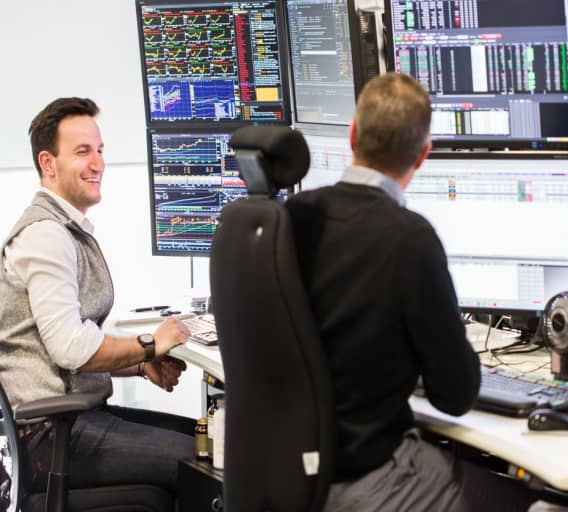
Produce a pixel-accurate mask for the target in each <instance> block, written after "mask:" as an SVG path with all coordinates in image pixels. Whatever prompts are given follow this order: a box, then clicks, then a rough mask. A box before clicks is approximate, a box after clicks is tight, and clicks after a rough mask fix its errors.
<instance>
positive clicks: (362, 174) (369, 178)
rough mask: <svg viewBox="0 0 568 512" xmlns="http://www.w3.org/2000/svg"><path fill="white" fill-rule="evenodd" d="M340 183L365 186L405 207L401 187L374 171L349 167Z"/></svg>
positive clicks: (366, 168) (357, 166)
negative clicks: (382, 193)
mask: <svg viewBox="0 0 568 512" xmlns="http://www.w3.org/2000/svg"><path fill="white" fill-rule="evenodd" d="M341 181H343V182H344V183H352V184H353V185H367V186H368V187H377V188H380V189H381V190H383V191H384V192H385V193H386V194H387V196H389V197H390V198H391V199H392V200H393V201H395V202H396V204H398V205H399V206H406V199H405V198H404V191H403V190H402V187H401V186H400V185H399V184H398V183H397V182H396V181H394V180H393V179H392V178H390V177H389V176H387V175H386V174H383V173H382V172H380V171H377V170H375V169H370V168H369V167H362V166H360V165H350V166H349V167H347V168H346V169H345V171H343V176H341Z"/></svg>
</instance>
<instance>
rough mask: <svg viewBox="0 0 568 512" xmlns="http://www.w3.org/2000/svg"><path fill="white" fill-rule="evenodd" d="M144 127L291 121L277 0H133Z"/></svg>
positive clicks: (283, 29)
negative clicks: (141, 81) (138, 40)
mask: <svg viewBox="0 0 568 512" xmlns="http://www.w3.org/2000/svg"><path fill="white" fill-rule="evenodd" d="M137 13H138V26H139V38H140V46H141V56H142V75H143V82H144V89H145V94H144V96H145V104H146V115H147V124H149V125H152V126H155V127H159V126H167V125H168V124H170V125H171V124H172V123H184V124H187V123H189V124H196V125H198V124H200V123H201V124H202V123H210V122H217V123H219V124H220V125H226V126H231V125H236V124H242V122H251V123H278V124H280V123H281V124H290V101H289V92H288V91H289V83H288V61H287V51H286V50H287V43H286V39H285V37H286V32H285V20H284V13H283V9H282V6H281V2H280V1H277V0H249V1H235V0H197V1H188V0H184V1H181V0H169V1H168V0H138V1H137Z"/></svg>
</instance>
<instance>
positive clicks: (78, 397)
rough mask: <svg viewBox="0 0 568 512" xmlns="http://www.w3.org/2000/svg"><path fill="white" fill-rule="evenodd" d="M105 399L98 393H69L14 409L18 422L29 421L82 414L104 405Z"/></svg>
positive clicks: (21, 405)
mask: <svg viewBox="0 0 568 512" xmlns="http://www.w3.org/2000/svg"><path fill="white" fill-rule="evenodd" d="M104 401H105V397H104V396H103V395H100V394H98V393H69V394H68V395H64V396H54V397H51V398H41V399H39V400H34V401H33V402H26V403H23V404H18V405H17V406H16V407H14V418H15V419H16V420H29V419H32V418H41V417H44V416H54V415H57V414H65V413H69V412H81V411H88V410H89V409H94V408H95V407H98V406H100V405H102V404H104Z"/></svg>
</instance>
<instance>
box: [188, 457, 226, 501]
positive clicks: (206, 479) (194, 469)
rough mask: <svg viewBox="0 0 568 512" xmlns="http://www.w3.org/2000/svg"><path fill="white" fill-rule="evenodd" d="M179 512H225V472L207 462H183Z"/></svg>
mask: <svg viewBox="0 0 568 512" xmlns="http://www.w3.org/2000/svg"><path fill="white" fill-rule="evenodd" d="M178 469H179V471H178V486H179V493H178V497H179V512H186V511H187V512H220V511H222V510H223V472H222V471H220V470H218V469H215V468H213V465H212V464H211V463H210V462H207V461H198V460H195V459H193V460H191V459H189V460H182V461H180V462H179V467H178Z"/></svg>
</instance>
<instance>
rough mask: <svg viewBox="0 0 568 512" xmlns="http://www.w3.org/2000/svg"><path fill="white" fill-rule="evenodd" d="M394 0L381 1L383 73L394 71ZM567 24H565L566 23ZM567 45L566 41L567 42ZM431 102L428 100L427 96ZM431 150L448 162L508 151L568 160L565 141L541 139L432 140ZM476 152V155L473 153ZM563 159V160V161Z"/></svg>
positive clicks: (567, 147)
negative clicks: (547, 154)
mask: <svg viewBox="0 0 568 512" xmlns="http://www.w3.org/2000/svg"><path fill="white" fill-rule="evenodd" d="M393 1H395V0H385V2H384V18H383V31H384V46H385V62H386V69H387V71H396V69H395V62H394V28H393V23H392V10H391V2H393ZM567 23H568V20H567ZM567 42H568V41H567ZM430 99H431V100H432V96H430ZM432 148H433V150H434V151H441V152H446V153H447V155H448V156H446V158H447V157H449V158H452V157H453V156H454V155H453V152H455V151H459V150H469V151H470V152H469V153H468V154H466V155H464V154H463V153H459V154H457V155H455V157H456V158H464V157H466V158H482V156H480V154H482V153H488V154H492V153H493V152H500V151H501V152H503V151H512V152H517V151H518V152H519V153H521V152H522V153H524V154H520V155H518V156H517V157H515V158H534V156H531V155H536V157H537V158H538V155H539V154H540V153H551V152H552V153H554V152H559V153H566V155H567V156H566V157H568V141H566V142H557V141H545V140H542V139H536V140H528V139H513V138H511V139H510V140H492V139H484V138H481V137H480V138H479V139H477V140H462V139H454V138H449V137H448V138H445V137H444V138H432ZM476 151H477V152H478V153H476ZM566 157H564V158H566Z"/></svg>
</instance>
